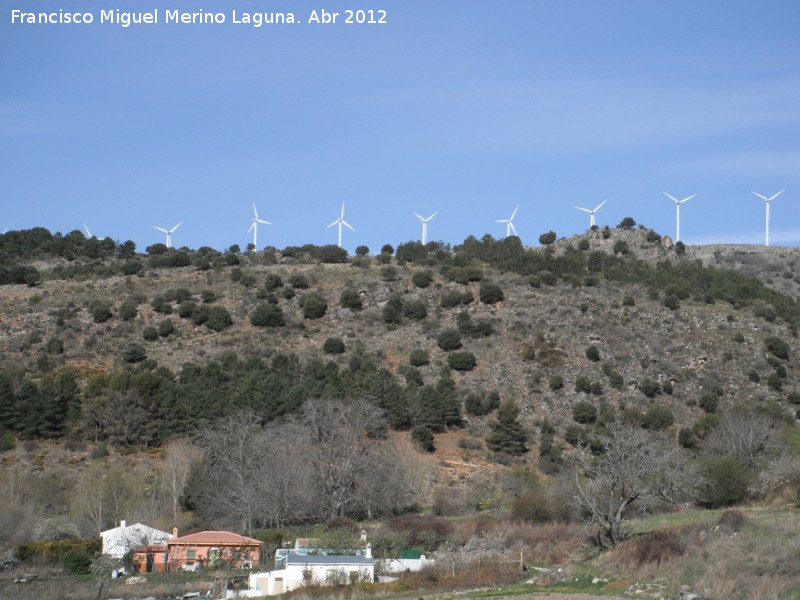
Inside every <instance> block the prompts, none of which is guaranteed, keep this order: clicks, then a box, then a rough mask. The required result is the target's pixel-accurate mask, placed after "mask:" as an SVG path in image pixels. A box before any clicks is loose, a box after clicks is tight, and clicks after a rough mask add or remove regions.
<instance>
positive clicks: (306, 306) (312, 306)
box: [292, 284, 328, 319]
mask: <svg viewBox="0 0 800 600" xmlns="http://www.w3.org/2000/svg"><path fill="white" fill-rule="evenodd" d="M292 285H294V284H292ZM300 307H301V308H302V309H303V317H304V318H306V319H321V318H322V317H324V316H325V313H326V312H327V311H328V303H327V302H326V301H325V298H323V297H322V296H320V295H319V294H317V293H316V292H311V293H310V294H306V295H305V296H303V298H302V299H301V300H300Z"/></svg>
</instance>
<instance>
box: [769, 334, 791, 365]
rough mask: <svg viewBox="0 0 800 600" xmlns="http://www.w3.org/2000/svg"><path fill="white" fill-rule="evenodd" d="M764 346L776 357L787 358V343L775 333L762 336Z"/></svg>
mask: <svg viewBox="0 0 800 600" xmlns="http://www.w3.org/2000/svg"><path fill="white" fill-rule="evenodd" d="M764 346H766V348H767V351H769V352H770V354H773V355H774V356H777V357H778V358H781V359H783V360H789V344H788V343H786V342H785V341H783V340H782V339H781V338H779V337H778V336H775V335H768V336H767V337H765V338H764Z"/></svg>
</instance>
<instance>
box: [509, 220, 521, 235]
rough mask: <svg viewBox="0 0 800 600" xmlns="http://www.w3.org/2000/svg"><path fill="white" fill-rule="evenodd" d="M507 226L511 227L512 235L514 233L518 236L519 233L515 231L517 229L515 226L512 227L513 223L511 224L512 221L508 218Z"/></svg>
mask: <svg viewBox="0 0 800 600" xmlns="http://www.w3.org/2000/svg"><path fill="white" fill-rule="evenodd" d="M508 226H509V227H510V228H511V231H513V232H514V235H516V236H517V237H519V234H518V233H517V229H516V227H514V224H513V223H512V222H511V221H510V220H509V222H508Z"/></svg>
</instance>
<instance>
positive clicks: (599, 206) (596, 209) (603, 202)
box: [592, 199, 608, 213]
mask: <svg viewBox="0 0 800 600" xmlns="http://www.w3.org/2000/svg"><path fill="white" fill-rule="evenodd" d="M606 202H608V200H607V199H606V200H603V201H602V202H601V203H600V204H598V205H597V208H595V209H594V210H593V211H592V212H593V213H595V212H597V211H598V210H600V209H601V208H602V207H603V204H605V203H606Z"/></svg>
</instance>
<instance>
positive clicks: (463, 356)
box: [447, 352, 477, 371]
mask: <svg viewBox="0 0 800 600" xmlns="http://www.w3.org/2000/svg"><path fill="white" fill-rule="evenodd" d="M476 364H477V360H476V359H475V355H474V354H473V353H472V352H452V353H451V354H449V355H448V356H447V365H448V366H449V367H450V368H451V369H453V370H455V371H472V369H474V368H475V365H476Z"/></svg>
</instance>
